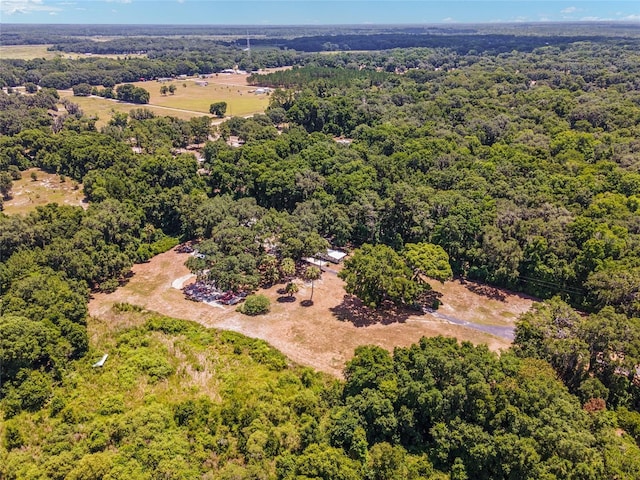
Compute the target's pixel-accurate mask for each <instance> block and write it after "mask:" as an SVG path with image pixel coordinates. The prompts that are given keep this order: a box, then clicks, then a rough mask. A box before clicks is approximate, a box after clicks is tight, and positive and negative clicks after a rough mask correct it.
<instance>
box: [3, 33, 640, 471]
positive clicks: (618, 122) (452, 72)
mask: <svg viewBox="0 0 640 480" xmlns="http://www.w3.org/2000/svg"><path fill="white" fill-rule="evenodd" d="M474 38H475V37H474ZM499 38H503V37H499ZM540 38H542V39H544V38H547V37H544V36H542V37H540ZM354 40H355V38H354ZM494 40H495V38H493V37H486V38H485V39H484V42H485V44H482V45H484V46H486V44H487V42H489V41H491V42H494ZM83 41H84V42H89V40H88V39H84V40H83ZM447 41H448V42H451V43H452V44H451V45H436V46H432V47H429V48H407V49H391V50H380V51H374V52H356V53H348V52H339V53H331V54H317V53H314V54H302V53H299V52H295V51H291V50H286V51H284V50H276V49H273V50H265V51H264V52H263V53H261V54H258V53H257V54H256V55H253V52H252V56H251V63H250V64H248V65H247V66H248V67H252V66H254V65H259V64H260V62H264V64H269V65H294V64H295V65H296V68H293V69H290V70H285V71H279V72H275V73H271V74H269V75H259V74H256V75H253V76H252V77H251V82H252V83H253V84H254V85H260V86H269V87H274V88H277V90H275V91H274V92H273V93H272V94H271V96H270V106H269V108H268V109H267V111H266V112H265V114H264V115H255V116H253V117H252V118H238V117H234V118H231V119H230V120H228V121H226V122H225V123H222V124H221V125H219V126H217V127H213V126H212V125H211V123H210V121H209V119H208V118H207V117H204V119H203V118H194V119H192V120H190V121H184V120H179V119H176V118H173V117H159V116H156V115H155V114H154V113H153V112H151V111H149V110H147V109H145V108H139V109H136V110H133V111H132V112H131V113H130V114H129V115H127V114H123V113H117V114H114V115H113V117H112V118H111V119H110V120H109V122H108V124H107V125H106V126H105V127H104V128H102V129H101V131H97V130H96V127H95V120H96V119H92V118H87V117H86V116H84V115H83V113H82V111H81V109H79V108H77V105H76V106H74V104H73V102H69V101H68V100H67V101H66V102H65V111H64V112H62V109H61V106H62V104H61V102H60V100H59V96H58V93H57V92H56V90H54V88H71V87H74V86H77V85H79V84H85V83H86V84H88V85H90V86H91V87H100V86H102V87H106V88H114V87H115V91H116V92H121V93H122V94H123V95H133V94H135V93H136V92H134V91H132V89H131V87H132V86H130V87H127V86H126V85H120V84H121V83H124V82H130V81H135V80H138V79H139V78H141V77H146V78H153V77H154V76H161V74H162V76H164V75H176V74H179V73H188V74H194V73H207V72H214V71H217V70H219V69H223V68H231V67H232V66H233V64H230V62H236V63H237V62H238V59H240V60H239V61H240V63H241V62H249V60H248V59H247V56H246V55H244V56H243V52H239V51H238V49H237V48H235V49H234V47H233V46H211V47H210V50H209V49H208V50H202V51H195V50H193V51H186V52H185V51H182V52H181V53H176V52H177V51H174V52H172V53H169V52H168V53H167V54H166V56H162V55H158V56H156V57H153V58H152V57H151V56H149V58H123V59H102V58H86V59H79V60H70V59H63V58H57V59H54V60H32V61H23V60H21V61H18V60H7V59H3V60H0V72H1V73H0V82H3V86H4V87H8V88H5V89H4V90H3V91H2V92H0V172H2V173H3V175H2V177H0V182H1V184H0V186H1V187H2V195H3V196H4V197H8V196H10V195H11V183H12V181H13V180H15V178H16V176H17V178H19V176H20V175H21V172H22V171H24V170H25V169H27V168H30V167H39V168H41V169H43V170H45V171H47V172H50V173H56V174H59V175H62V176H64V177H66V178H69V179H71V180H73V181H76V182H81V183H82V184H83V186H84V192H85V194H86V197H87V200H88V201H89V207H88V209H86V210H84V209H82V208H81V207H71V206H61V205H57V204H51V205H47V206H44V207H37V208H36V209H35V210H34V211H33V212H31V213H29V214H28V215H26V216H16V215H11V216H9V215H5V214H2V213H0V407H1V409H2V412H3V415H4V417H3V419H2V420H1V423H0V435H1V436H2V442H1V443H0V477H6V478H34V479H35V478H43V479H44V478H78V479H79V478H128V479H132V478H140V479H143V478H156V477H158V476H164V478H194V477H198V476H201V477H202V478H229V479H231V478H247V479H248V478H261V479H262V478H277V479H295V478H323V479H359V478H366V479H392V478H398V479H405V478H406V479H421V478H425V479H429V478H434V479H437V478H442V479H444V478H450V479H466V478H474V479H483V478H486V479H498V478H504V479H509V478H518V479H526V478H531V479H549V480H551V479H565V478H575V479H594V480H595V479H600V478H620V479H623V478H626V479H634V478H637V472H638V471H640V447H639V445H640V413H639V412H640V374H639V373H638V366H639V365H640V319H639V317H640V297H639V295H640V255H639V254H640V250H639V249H640V223H639V219H640V173H639V170H638V169H639V166H640V140H639V138H640V93H639V92H640V53H639V52H640V39H639V38H637V37H635V36H623V37H620V36H615V35H611V36H609V37H606V36H603V37H602V38H597V39H594V38H587V37H584V36H582V35H580V38H578V35H575V36H566V37H564V40H562V41H561V42H558V43H557V44H554V43H551V44H549V45H547V44H546V43H540V39H531V38H525V39H520V40H519V41H514V42H513V44H512V43H505V44H504V45H503V47H508V48H498V49H489V48H484V47H483V48H475V47H477V45H475V44H469V43H467V41H468V38H467V37H466V36H465V35H463V36H460V37H458V36H449V37H447ZM478 41H480V40H478ZM167 42H169V40H167ZM545 42H546V41H545ZM196 43H197V42H196ZM494 43H495V42H494ZM497 43H498V44H500V42H499V41H498V42H497ZM168 44H169V43H167V45H168ZM374 44H375V42H374ZM354 45H355V44H354ZM471 47H474V48H471ZM212 52H215V53H216V57H215V59H214V60H207V61H208V62H209V63H206V64H205V63H202V62H204V59H205V58H209V59H211V58H212V56H211V54H212ZM26 83H32V84H34V85H37V86H38V87H40V88H39V89H38V91H37V92H36V93H26V92H23V91H22V89H20V90H19V91H18V89H17V88H15V87H18V86H25V84H26ZM117 85H118V86H117ZM116 86H117V87H116ZM137 93H141V92H137ZM143 97H144V95H143ZM231 137H234V138H235V137H237V139H238V140H239V142H238V143H239V145H238V146H235V145H234V146H232V143H231V142H230V141H228V140H229V139H230V138H231ZM205 142H206V144H205V145H204V147H203V157H204V160H203V162H202V163H199V162H198V161H197V160H196V158H195V157H194V156H193V155H192V154H190V153H184V151H183V150H181V149H184V148H186V147H187V146H189V145H191V144H194V143H197V144H200V143H205ZM187 240H195V241H197V242H199V244H198V252H199V253H200V255H199V256H194V257H193V258H192V259H191V260H190V261H189V267H190V268H191V270H192V271H193V272H194V273H196V274H197V275H198V276H199V277H201V278H202V279H204V280H206V281H210V282H213V283H214V284H216V285H217V286H219V287H220V288H222V289H229V290H245V291H253V290H255V289H256V288H257V287H258V286H259V285H265V284H272V283H274V282H278V281H281V280H282V281H287V278H288V277H289V276H290V275H292V274H291V273H290V272H289V273H286V272H285V270H286V271H289V265H290V263H291V262H292V261H293V262H299V261H300V260H301V259H302V258H304V257H307V256H311V255H314V254H316V253H318V252H320V251H324V250H325V249H326V248H327V247H328V246H329V245H334V246H339V247H344V248H347V249H349V250H350V251H352V255H351V257H350V259H349V260H347V261H346V263H345V267H344V269H343V270H342V273H341V274H340V275H341V278H343V279H344V280H345V282H346V290H347V292H349V293H352V294H355V295H357V296H359V297H360V298H361V299H362V300H363V301H364V302H365V303H367V304H370V305H372V306H376V307H378V308H382V309H384V307H385V305H386V304H387V303H394V304H397V305H400V306H402V307H412V308H423V307H425V305H424V304H421V303H420V299H421V295H423V294H424V293H425V291H426V290H427V288H426V286H425V283H424V281H423V278H422V277H431V278H436V279H438V280H446V279H448V278H450V277H451V276H452V275H457V276H461V277H463V278H469V279H476V280H481V281H483V282H487V283H489V284H491V285H495V286H500V287H507V288H510V289H513V290H517V291H521V292H526V293H529V294H531V295H535V296H536V297H538V298H540V299H541V303H539V304H537V305H536V307H535V308H534V309H533V310H532V311H530V312H528V313H527V314H525V315H523V316H522V317H521V318H520V319H519V320H518V322H517V327H516V338H515V341H514V345H513V348H512V349H511V350H510V351H508V352H504V353H502V355H500V356H497V355H495V354H493V353H491V352H489V351H488V349H487V348H486V347H483V346H479V347H474V346H472V345H471V344H467V343H463V344H458V343H457V342H456V341H455V339H445V338H434V339H423V340H421V341H420V343H419V344H416V345H414V346H412V347H410V348H398V349H396V350H395V351H394V352H393V353H389V352H387V351H385V350H382V349H380V348H378V347H370V346H364V347H361V348H359V349H358V350H357V352H356V355H355V358H354V359H353V361H351V362H350V363H349V365H348V366H347V368H346V370H345V373H344V376H345V380H344V381H331V380H329V379H327V378H324V377H322V376H320V375H319V374H316V373H314V372H312V371H310V370H308V369H301V368H298V367H292V366H289V365H288V363H287V360H286V358H284V357H283V356H282V355H281V354H279V353H278V352H276V351H274V350H272V349H270V348H269V347H267V346H266V345H265V344H263V343H261V342H259V341H253V340H249V339H246V338H244V337H241V336H237V335H235V334H229V333H221V332H215V331H210V330H205V329H203V328H201V327H196V326H195V325H192V324H190V323H188V322H182V321H177V320H172V319H167V318H164V317H159V316H157V315H153V314H150V313H145V312H140V311H139V309H136V307H135V306H131V305H121V306H120V307H119V310H118V311H116V312H114V318H119V319H120V320H121V321H122V325H120V326H117V327H114V329H113V331H107V332H106V333H103V336H102V337H99V342H100V345H99V346H98V345H92V344H91V343H90V340H89V336H88V335H87V326H86V325H87V301H88V297H89V294H90V292H91V291H107V292H108V291H112V290H114V289H115V288H117V286H118V285H119V284H120V283H121V282H124V281H126V278H127V275H128V272H129V270H130V268H131V266H132V265H133V264H134V263H136V262H144V261H146V260H148V259H149V258H151V257H152V256H153V255H155V254H157V253H159V252H162V251H166V250H168V249H170V248H173V247H174V246H175V245H176V244H177V243H178V242H179V241H187ZM285 265H286V267H285ZM294 272H295V269H294ZM429 306H431V305H429ZM435 306H436V307H437V305H435ZM256 321H260V320H259V317H257V318H256ZM301 321H304V319H301ZM128 322H129V323H128ZM124 325H128V326H126V327H125V326H124ZM107 347H108V348H109V349H110V351H111V353H110V357H109V360H107V362H106V364H105V367H107V366H111V365H113V367H111V368H112V369H111V370H108V369H105V370H104V371H101V372H96V371H94V370H91V368H90V365H91V364H92V363H93V362H92V361H91V360H92V359H94V358H100V356H102V354H103V353H104V352H102V350H101V349H102V348H107ZM87 354H88V355H87ZM89 357H90V358H89ZM195 372H197V373H199V374H202V377H205V376H206V377H207V378H214V377H215V379H216V382H217V383H216V385H217V388H216V390H215V392H212V391H210V390H209V389H208V388H209V387H207V385H209V383H207V382H204V383H198V382H196V381H195V380H193V378H195V377H196V376H197V375H196V373H195ZM190 379H191V380H190ZM183 382H185V383H184V384H183ZM190 382H191V383H190ZM140 385H142V386H144V388H143V387H141V386H140ZM136 386H138V387H136ZM136 388H140V389H141V390H136ZM189 388H191V390H189ZM100 389H102V390H100ZM141 391H143V392H144V393H143V394H142V393H140V392H141ZM136 392H138V394H136ZM99 394H100V395H99ZM98 397H99V398H98Z"/></svg>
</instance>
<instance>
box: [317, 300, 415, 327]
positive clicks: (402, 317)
mask: <svg viewBox="0 0 640 480" xmlns="http://www.w3.org/2000/svg"><path fill="white" fill-rule="evenodd" d="M329 310H331V313H333V315H334V316H335V317H336V318H337V319H338V320H340V321H341V322H351V323H353V324H354V325H355V326H356V327H368V326H371V325H375V324H378V323H379V324H382V325H391V324H392V323H404V322H406V321H407V319H408V318H409V317H413V316H416V315H422V312H419V311H416V310H411V309H409V308H407V307H398V306H397V305H394V304H393V303H391V302H388V303H385V304H384V305H382V306H381V307H380V308H370V307H367V306H366V305H365V304H364V303H362V301H361V300H360V299H359V298H358V297H354V296H352V295H345V296H344V298H343V299H342V303H340V305H336V306H335V307H333V308H330V309H329Z"/></svg>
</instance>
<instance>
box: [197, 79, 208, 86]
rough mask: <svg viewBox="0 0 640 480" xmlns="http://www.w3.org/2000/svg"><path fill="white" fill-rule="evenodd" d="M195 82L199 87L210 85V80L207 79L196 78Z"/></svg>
mask: <svg viewBox="0 0 640 480" xmlns="http://www.w3.org/2000/svg"><path fill="white" fill-rule="evenodd" d="M195 84H196V85H197V86H199V87H206V86H207V85H209V82H207V81H206V80H196V82H195Z"/></svg>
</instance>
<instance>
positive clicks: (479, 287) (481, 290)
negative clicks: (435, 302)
mask: <svg viewBox="0 0 640 480" xmlns="http://www.w3.org/2000/svg"><path fill="white" fill-rule="evenodd" d="M461 283H462V285H464V288H466V289H467V290H469V291H470V292H472V293H475V294H476V295H480V296H482V297H486V298H490V299H492V300H498V301H499V302H506V301H507V296H506V295H505V294H504V292H503V291H502V290H500V289H499V288H496V287H492V286H491V285H484V284H482V283H477V282H472V281H469V280H461Z"/></svg>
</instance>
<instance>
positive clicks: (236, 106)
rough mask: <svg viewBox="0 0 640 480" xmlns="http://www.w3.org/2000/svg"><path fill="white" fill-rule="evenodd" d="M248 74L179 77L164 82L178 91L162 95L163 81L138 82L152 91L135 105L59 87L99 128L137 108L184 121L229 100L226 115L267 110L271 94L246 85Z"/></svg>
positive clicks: (61, 93) (61, 94)
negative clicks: (202, 80) (199, 82)
mask: <svg viewBox="0 0 640 480" xmlns="http://www.w3.org/2000/svg"><path fill="white" fill-rule="evenodd" d="M247 76H248V75H219V76H218V77H212V78H209V79H206V81H207V82H208V85H206V86H200V85H197V84H196V83H195V82H196V80H200V79H197V78H187V79H179V80H174V81H171V82H167V83H164V85H167V86H168V85H170V84H174V85H175V86H176V91H175V93H174V94H173V95H172V94H167V95H162V94H161V93H160V88H161V87H162V85H163V84H162V83H160V82H156V81H147V82H135V83H134V85H136V86H138V87H142V88H144V89H145V90H147V91H148V92H149V94H150V95H151V98H150V100H149V104H147V105H134V104H130V103H122V102H117V101H115V100H109V99H105V98H101V97H74V96H73V92H72V91H71V90H60V91H59V94H60V96H61V97H66V98H69V99H70V100H71V101H72V102H74V103H77V104H78V105H80V107H81V108H82V110H83V112H84V113H85V115H88V116H96V117H98V122H97V127H98V128H100V127H102V126H104V125H106V124H107V122H108V121H109V119H110V118H111V117H112V115H113V112H114V111H116V112H124V113H128V112H129V111H131V110H132V109H134V108H141V107H143V108H148V109H149V110H152V111H153V112H154V113H156V114H157V115H167V116H173V117H177V118H180V119H183V120H189V119H190V118H192V117H196V116H202V115H209V106H210V105H211V104H212V103H214V102H227V113H226V114H227V116H236V117H244V116H249V115H254V114H256V113H262V112H264V110H265V108H267V106H268V105H269V96H268V95H265V94H261V95H256V94H255V93H252V91H253V90H255V87H251V86H249V85H247Z"/></svg>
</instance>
